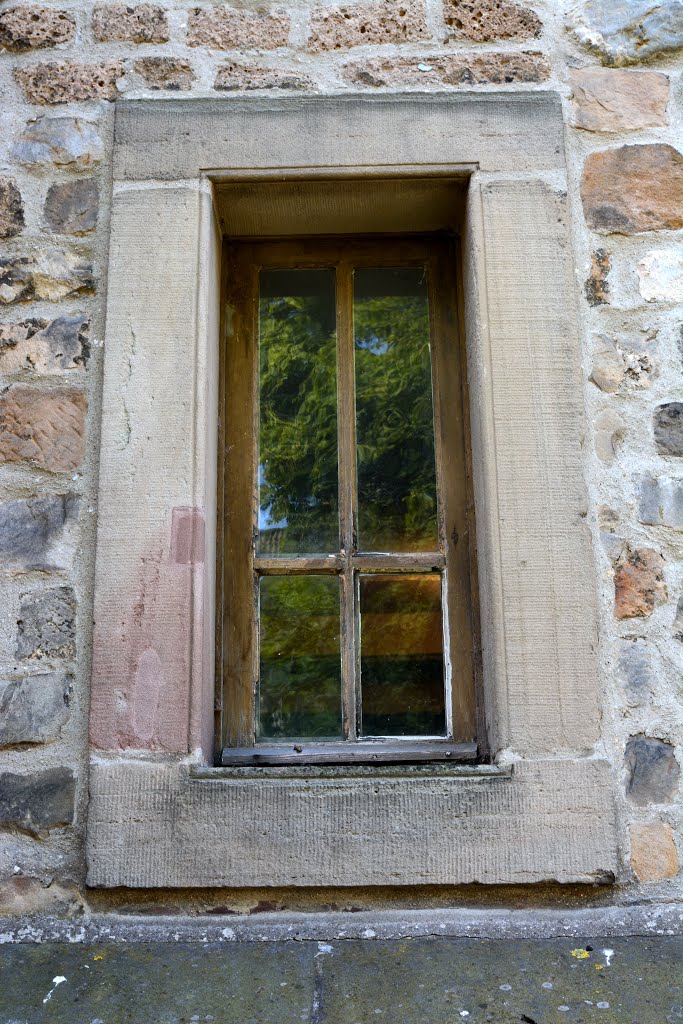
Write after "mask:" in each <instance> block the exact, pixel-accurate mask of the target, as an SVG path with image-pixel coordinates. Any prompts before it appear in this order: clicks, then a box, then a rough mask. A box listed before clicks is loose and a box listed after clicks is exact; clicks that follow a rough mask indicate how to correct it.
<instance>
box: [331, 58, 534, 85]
mask: <svg viewBox="0 0 683 1024" xmlns="http://www.w3.org/2000/svg"><path fill="white" fill-rule="evenodd" d="M343 73H344V78H346V80H347V81H349V82H354V83H358V84H359V85H371V86H375V87H377V88H379V87H381V86H400V85H415V86H418V87H420V88H422V89H424V88H425V87H428V86H430V85H433V86H441V85H489V84H495V85H507V84H510V83H512V82H530V83H531V82H544V81H545V80H546V79H547V78H549V77H550V64H549V63H548V60H547V58H546V57H544V56H543V54H541V53H468V54H460V53H449V54H447V55H445V56H438V57H433V56H432V57H387V58H384V57H371V58H370V59H369V60H364V61H354V62H353V63H349V64H346V65H345V67H344V72H343Z"/></svg>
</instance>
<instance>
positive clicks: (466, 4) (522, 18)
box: [444, 0, 543, 43]
mask: <svg viewBox="0 0 683 1024" xmlns="http://www.w3.org/2000/svg"><path fill="white" fill-rule="evenodd" d="M444 19H445V21H446V24H447V25H448V27H449V29H450V31H451V34H452V35H453V36H455V37H456V38H460V39H471V40H473V41H474V42H476V43H488V42H493V41H494V40H496V39H530V38H531V37H534V36H540V34H541V29H542V27H543V24H542V22H541V19H540V18H539V16H538V15H537V14H536V13H535V12H534V11H532V10H531V9H530V8H529V7H522V6H521V5H520V4H516V3H510V2H509V0H445V3H444Z"/></svg>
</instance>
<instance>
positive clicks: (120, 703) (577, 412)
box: [88, 91, 617, 887]
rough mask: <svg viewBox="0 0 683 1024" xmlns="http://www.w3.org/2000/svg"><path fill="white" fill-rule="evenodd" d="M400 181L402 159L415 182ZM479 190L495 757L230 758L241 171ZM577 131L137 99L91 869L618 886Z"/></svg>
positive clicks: (483, 536)
mask: <svg viewBox="0 0 683 1024" xmlns="http://www.w3.org/2000/svg"><path fill="white" fill-rule="evenodd" d="M389 169H390V170H389ZM387 174H392V175H395V176H399V177H402V178H404V179H420V178H423V179H424V178H425V176H427V177H428V176H430V175H432V176H433V175H435V174H437V175H438V174H442V175H451V176H453V177H458V176H460V177H462V176H465V177H467V178H468V189H467V198H466V211H465V219H464V225H463V262H464V268H463V293H464V306H465V320H466V335H467V348H468V375H469V387H470V395H471V415H472V448H473V452H472V455H473V476H474V489H475V504H476V518H477V548H478V562H479V579H480V610H481V631H482V646H483V680H484V702H485V708H486V731H487V740H488V743H489V745H490V748H491V751H492V753H493V754H494V761H495V763H494V765H493V766H490V767H487V766H482V767H479V768H458V767H456V766H448V767H445V768H439V769H437V768H430V767H427V768H413V769H411V768H402V769H395V768H386V769H383V770H380V769H375V768H369V769H368V768H365V769H363V768H355V769H347V770H339V769H337V770H331V769H320V768H319V769H313V768H308V769H306V768H301V769H299V768H297V769H286V770H275V769H214V768H211V767H207V765H209V764H210V762H211V759H212V756H213V690H214V622H215V618H214V613H215V585H214V572H213V568H214V565H215V550H216V537H215V533H216V514H215V509H216V440H215V439H216V430H215V424H216V417H217V394H218V347H219V332H220V242H221V237H220V229H219V226H218V223H217V216H216V206H215V188H216V187H217V185H218V183H219V182H220V181H224V180H226V179H229V180H232V181H255V180H265V179H270V180H278V179H288V178H296V177H301V176H302V175H305V176H307V177H310V178H315V177H316V176H318V175H319V176H321V177H324V178H326V179H328V180H329V179H332V180H334V179H335V177H337V178H348V177H356V178H361V179H362V178H365V177H370V176H375V177H386V176H387ZM567 216H568V214H567V204H566V180H565V164H564V145H563V123H562V112H561V104H560V99H559V97H558V96H557V95H556V94H554V93H551V92H545V91H538V92H531V93H522V92H516V93H512V94H496V93H493V94H492V93H471V94H462V93H461V94H457V95H455V94H449V95H438V96H428V95H419V94H413V95H410V96H395V95H394V96H387V97H381V98H376V97H372V98H368V97H363V98H362V99H359V98H358V97H348V98H341V97H310V98H304V99H294V100H291V99H283V100H272V99H267V100H265V99H260V98H254V99H249V100H231V101H216V100H196V99H195V100H172V101H169V100H159V101H123V102H121V103H119V104H118V105H117V111H116V129H115V151H114V184H113V195H112V220H111V241H110V261H109V270H108V297H107V326H106V336H105V340H106V345H105V379H104V393H103V421H102V446H101V464H100V492H99V502H98V538H97V564H96V585H95V621H96V627H95V637H94V653H93V678H92V700H91V744H92V761H91V769H90V805H89V821H88V884H89V885H91V886H103V887H108V886H136V887H160V886H169V887H172V886H184V887H191V886H195V887H199V886H234V887H239V886H262V885H275V886H286V885H315V886H324V885H330V886H332V885H334V886H344V885H387V884H392V885H395V884H405V885H408V884H460V883H467V882H475V881H476V882H492V883H494V882H495V883H514V882H531V881H541V880H550V879H555V880H558V881H575V882H579V881H595V880H602V881H604V880H609V879H611V878H613V877H614V876H615V874H616V872H617V854H616V835H615V820H614V808H613V800H612V791H611V781H610V775H609V768H608V764H607V762H606V761H605V760H603V759H601V758H600V757H599V756H598V755H596V753H595V744H596V742H597V740H598V730H599V698H600V695H599V689H598V672H597V655H596V646H597V611H596V586H595V578H594V563H593V558H592V553H591V550H590V536H589V532H588V529H587V526H586V524H585V521H584V520H585V511H586V508H585V493H584V484H583V478H582V468H581V458H580V455H581V445H580V437H581V430H582V417H583V410H582V399H581V383H580V377H579V372H578V371H579V359H580V345H579V338H578V331H577V324H576V298H575V293H574V281H573V268H572V259H571V250H570V243H569V232H568V225H567Z"/></svg>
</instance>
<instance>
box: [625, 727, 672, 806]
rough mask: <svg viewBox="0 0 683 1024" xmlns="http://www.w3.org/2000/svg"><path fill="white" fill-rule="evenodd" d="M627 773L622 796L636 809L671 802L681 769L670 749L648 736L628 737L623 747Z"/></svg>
mask: <svg viewBox="0 0 683 1024" xmlns="http://www.w3.org/2000/svg"><path fill="white" fill-rule="evenodd" d="M624 765H625V767H626V770H627V772H628V778H627V781H626V796H627V797H628V798H629V800H630V801H631V802H632V803H634V804H638V806H639V807H647V805H648V804H668V803H671V802H672V801H673V800H674V799H675V797H676V792H677V790H678V782H679V779H680V776H681V769H680V767H679V764H678V761H677V760H676V755H675V754H674V748H673V747H672V745H671V744H670V743H665V742H664V740H658V739H654V738H652V737H650V736H643V735H640V736H632V737H631V738H630V740H629V741H628V743H627V744H626V752H625V754H624Z"/></svg>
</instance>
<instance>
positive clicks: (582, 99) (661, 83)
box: [570, 68, 669, 132]
mask: <svg viewBox="0 0 683 1024" xmlns="http://www.w3.org/2000/svg"><path fill="white" fill-rule="evenodd" d="M570 81H571V85H572V109H573V113H574V124H575V125H576V127H577V128H584V129H585V130H586V131H592V132H620V131H634V130H636V129H638V128H657V127H660V126H662V125H665V124H666V123H667V120H666V105H667V102H668V99H669V79H668V78H667V76H666V75H662V74H660V73H659V72H657V71H622V70H616V69H611V68H572V69H571V71H570Z"/></svg>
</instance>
